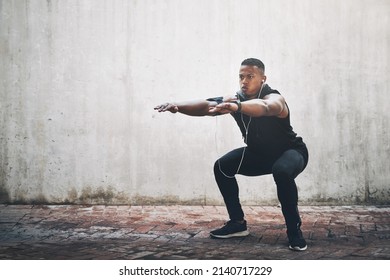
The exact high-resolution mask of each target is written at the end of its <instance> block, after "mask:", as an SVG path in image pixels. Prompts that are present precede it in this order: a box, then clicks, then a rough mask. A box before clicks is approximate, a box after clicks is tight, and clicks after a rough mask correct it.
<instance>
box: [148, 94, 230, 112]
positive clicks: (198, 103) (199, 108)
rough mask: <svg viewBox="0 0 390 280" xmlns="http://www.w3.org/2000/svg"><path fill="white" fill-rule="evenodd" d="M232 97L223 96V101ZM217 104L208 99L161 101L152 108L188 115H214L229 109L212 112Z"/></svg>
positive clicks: (227, 100)
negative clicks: (161, 102)
mask: <svg viewBox="0 0 390 280" xmlns="http://www.w3.org/2000/svg"><path fill="white" fill-rule="evenodd" d="M233 99H234V97H231V96H228V97H224V98H223V101H224V102H229V101H231V100H233ZM217 105H218V103H217V102H216V101H208V100H191V101H183V102H173V103H169V102H167V103H163V104H161V105H158V106H156V107H154V110H157V111H158V112H167V111H168V112H171V113H177V112H179V113H182V114H185V115H189V116H214V115H216V114H227V113H230V111H229V110H223V109H220V110H218V112H214V111H213V109H214V108H215V107H216V106H217Z"/></svg>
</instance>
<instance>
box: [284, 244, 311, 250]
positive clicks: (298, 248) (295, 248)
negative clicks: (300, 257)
mask: <svg viewBox="0 0 390 280" xmlns="http://www.w3.org/2000/svg"><path fill="white" fill-rule="evenodd" d="M288 248H289V249H290V250H293V251H305V250H306V249H307V245H306V246H305V247H303V248H301V247H298V246H295V247H292V246H291V245H290V246H288Z"/></svg>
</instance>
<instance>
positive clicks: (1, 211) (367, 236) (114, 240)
mask: <svg viewBox="0 0 390 280" xmlns="http://www.w3.org/2000/svg"><path fill="white" fill-rule="evenodd" d="M244 210H245V212H246V219H247V221H248V225H249V231H250V233H251V234H250V235H249V236H248V237H245V238H238V239H230V240H217V239H211V238H209V231H210V230H212V229H215V228H217V227H220V226H221V225H222V224H223V222H224V221H225V218H226V212H225V209H224V207H214V206H204V207H202V206H99V205H96V206H81V205H79V206H69V205H68V206H66V205H57V206H45V205H0V244H1V246H0V259H13V260H15V259H26V260H33V259H60V260H66V259H95V260H96V259H105V260H113V259H118V260H120V259H124V260H126V259H165V260H175V259H179V260H180V259H183V260H195V259H203V260H207V259H209V260H210V259H215V260H219V259H230V260H236V259H241V260H249V259H253V260H255V259H256V260H257V259H270V260H286V259H330V260H338V259H353V260H389V259H390V215H389V214H390V208H388V207H375V206H370V207H361V206H350V207H340V206H337V207H329V206H328V207H325V206H323V207H318V206H317V207H314V206H305V207H301V214H302V218H303V222H304V224H303V227H302V228H303V231H304V236H305V238H306V240H307V242H308V249H307V250H306V251H304V252H292V251H290V250H289V249H288V248H287V239H286V234H285V227H284V224H283V218H282V215H281V210H280V208H278V207H271V206H265V207H245V208H244Z"/></svg>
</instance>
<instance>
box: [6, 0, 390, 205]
mask: <svg viewBox="0 0 390 280" xmlns="http://www.w3.org/2000/svg"><path fill="white" fill-rule="evenodd" d="M389 21H390V2H389V1H388V0H376V1H368V0H345V1H337V0H331V1H323V0H314V1H313V0H275V1H266V0H248V1H244V2H243V1H238V0H237V1H235V0H234V1H225V0H197V1H186V4H185V5H183V1H182V0H169V1H165V0H164V1H163V0H144V1H136V0H131V1H127V0H115V1H106V0H97V1H95V0H94V1H74V0H71V1H58V0H51V1H44V0H37V1H23V0H21V1H11V0H4V1H0V61H1V62H0V77H1V78H0V201H2V202H6V203H8V202H23V203H39V202H41V203H49V204H50V203H103V204H118V203H119V204H120V203H125V204H132V205H134V204H148V203H158V204H161V203H181V204H193V205H198V204H201V205H214V204H221V203H222V200H221V196H220V194H219V192H218V189H217V187H216V186H215V183H214V179H213V175H212V166H213V163H214V161H215V159H216V158H218V157H219V156H221V155H223V154H224V153H225V152H227V151H229V150H231V149H233V148H236V147H238V146H240V145H242V139H241V137H240V134H239V130H238V128H237V127H236V126H235V124H234V121H233V119H232V118H230V117H228V116H225V117H218V118H214V119H213V118H189V117H186V116H182V115H169V114H164V115H159V114H157V113H155V112H154V111H153V107H154V106H155V105H157V104H159V103H161V102H165V101H169V100H173V101H175V100H185V99H193V98H206V97H210V96H220V95H225V94H228V93H229V94H230V93H234V92H235V91H236V90H237V88H238V81H237V80H238V79H237V71H238V68H239V64H240V62H241V61H242V60H243V59H244V58H247V57H259V58H261V59H262V60H264V62H265V64H266V68H267V69H266V72H267V75H268V82H269V84H270V85H271V86H272V87H274V88H277V89H279V90H280V92H281V93H282V94H283V95H284V96H285V97H286V100H287V102H288V104H289V106H290V108H291V112H292V115H291V118H292V123H293V126H294V129H295V130H296V132H297V133H298V134H299V135H301V136H302V137H303V138H304V140H305V141H306V143H307V145H308V147H309V150H310V163H309V165H308V167H307V169H306V170H305V172H304V173H303V174H302V175H301V176H300V177H299V178H298V185H299V188H300V198H301V203H305V204H310V205H312V204H337V205H343V204H388V203H389V202H390V195H389V189H390V188H389V182H390V164H389V160H388V159H389V154H390V121H389V117H388V112H389V111H390V102H389V94H388V93H389V88H390V87H389V86H390V80H389V79H388V73H390V67H389V65H390V59H389V49H390V36H389V34H390V24H389ZM240 182H241V183H242V188H241V196H242V202H243V204H246V205H252V204H254V205H258V204H262V205H264V204H268V205H275V202H276V193H275V187H274V183H273V181H272V178H271V177H266V178H264V179H261V180H259V179H254V178H250V179H248V178H240Z"/></svg>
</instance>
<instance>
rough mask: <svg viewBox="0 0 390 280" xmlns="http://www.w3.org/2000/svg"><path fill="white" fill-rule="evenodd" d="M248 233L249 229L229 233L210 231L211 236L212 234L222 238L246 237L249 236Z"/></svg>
mask: <svg viewBox="0 0 390 280" xmlns="http://www.w3.org/2000/svg"><path fill="white" fill-rule="evenodd" d="M248 235H249V231H247V230H244V231H240V232H235V233H231V234H227V235H216V234H212V233H210V236H212V237H214V238H221V239H226V238H232V237H244V236H248Z"/></svg>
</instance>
